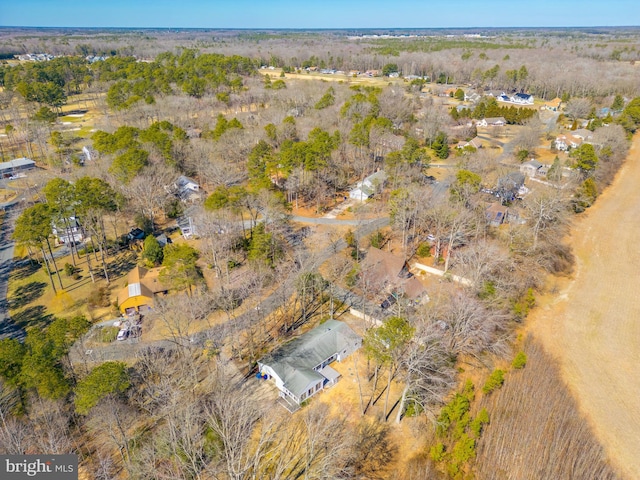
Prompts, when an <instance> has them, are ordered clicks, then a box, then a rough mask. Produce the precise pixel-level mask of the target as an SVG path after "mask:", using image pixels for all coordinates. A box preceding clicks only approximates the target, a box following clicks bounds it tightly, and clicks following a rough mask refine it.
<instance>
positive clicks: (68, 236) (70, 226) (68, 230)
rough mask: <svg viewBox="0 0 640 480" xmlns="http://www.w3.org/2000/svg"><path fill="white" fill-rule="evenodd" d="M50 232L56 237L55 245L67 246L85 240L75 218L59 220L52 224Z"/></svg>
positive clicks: (82, 230)
mask: <svg viewBox="0 0 640 480" xmlns="http://www.w3.org/2000/svg"><path fill="white" fill-rule="evenodd" d="M51 231H52V233H53V235H54V236H55V237H56V243H57V244H61V245H67V244H69V243H70V242H73V243H79V242H82V241H83V240H84V239H85V233H84V229H83V228H82V225H80V222H79V221H78V219H77V218H76V217H73V216H71V217H68V218H61V219H59V220H57V221H56V222H54V223H53V224H52V226H51Z"/></svg>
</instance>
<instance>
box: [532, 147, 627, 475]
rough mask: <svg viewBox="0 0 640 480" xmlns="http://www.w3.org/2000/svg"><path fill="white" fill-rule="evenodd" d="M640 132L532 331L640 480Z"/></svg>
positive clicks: (580, 226) (604, 438) (615, 453)
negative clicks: (572, 265) (571, 267)
mask: <svg viewBox="0 0 640 480" xmlns="http://www.w3.org/2000/svg"><path fill="white" fill-rule="evenodd" d="M638 178H640V135H636V136H635V138H634V141H633V146H632V148H631V151H630V153H629V156H628V158H627V161H626V163H625V164H624V166H623V167H622V169H621V170H620V172H619V173H618V175H617V177H616V179H615V180H614V182H613V184H612V185H611V187H610V188H608V189H607V190H606V191H605V192H604V193H603V194H602V195H601V196H600V198H599V199H598V201H597V202H596V205H595V206H594V207H592V208H590V209H589V210H588V211H587V212H586V213H585V214H584V215H581V217H580V218H579V219H578V220H577V221H576V223H575V225H574V228H573V231H572V233H571V238H570V241H571V244H572V245H573V248H574V252H575V255H576V271H575V274H574V276H573V277H572V278H570V279H563V278H560V279H557V278H556V279H553V280H552V282H553V283H552V285H553V289H552V292H551V293H550V294H548V295H546V296H544V297H543V298H541V299H540V300H539V304H540V305H541V308H537V309H536V310H535V311H534V312H533V314H532V316H531V317H530V323H529V328H528V329H529V330H530V332H531V333H533V335H534V336H535V337H536V338H538V339H540V340H541V341H542V343H543V345H544V346H545V348H546V350H547V351H548V352H549V353H550V354H551V355H552V356H553V357H555V358H556V359H557V360H558V361H559V363H560V365H561V370H562V376H563V379H564V380H565V381H566V382H567V384H568V386H569V389H570V390H571V392H572V393H573V395H574V396H575V398H576V399H577V401H578V404H579V406H580V409H581V411H582V413H584V414H585V415H586V417H587V418H588V419H589V420H590V422H591V424H592V427H593V429H594V431H595V434H596V436H597V437H598V439H599V440H600V442H602V444H603V446H604V448H605V451H606V452H607V454H608V456H609V457H610V459H611V461H612V462H613V463H614V464H615V465H616V466H617V467H618V468H619V470H620V471H621V472H622V473H623V474H624V475H625V477H626V478H629V479H637V478H640V433H639V432H640V375H638V359H639V358H640V296H639V295H638V287H639V286H640V269H639V268H638V265H640V248H639V247H638V238H640V216H639V215H638V212H640V195H639V194H638V187H637V179H638Z"/></svg>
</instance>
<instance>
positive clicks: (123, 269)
mask: <svg viewBox="0 0 640 480" xmlns="http://www.w3.org/2000/svg"><path fill="white" fill-rule="evenodd" d="M136 263H137V257H136V255H134V254H127V255H124V256H122V257H119V258H116V259H115V260H113V261H112V262H111V263H110V264H109V267H108V268H107V271H108V272H109V278H111V277H114V278H115V277H121V276H123V275H126V274H127V273H129V271H130V270H131V269H132V268H133V267H135V266H136ZM96 273H99V274H100V276H101V277H104V272H103V271H102V269H101V270H100V271H99V272H96Z"/></svg>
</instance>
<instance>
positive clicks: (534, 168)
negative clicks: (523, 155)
mask: <svg viewBox="0 0 640 480" xmlns="http://www.w3.org/2000/svg"><path fill="white" fill-rule="evenodd" d="M540 168H542V164H541V163H540V162H538V161H537V160H534V159H531V160H529V161H528V162H524V163H523V164H522V165H520V172H522V173H524V174H525V175H526V176H527V177H530V178H533V177H535V176H536V175H538V173H539V171H540Z"/></svg>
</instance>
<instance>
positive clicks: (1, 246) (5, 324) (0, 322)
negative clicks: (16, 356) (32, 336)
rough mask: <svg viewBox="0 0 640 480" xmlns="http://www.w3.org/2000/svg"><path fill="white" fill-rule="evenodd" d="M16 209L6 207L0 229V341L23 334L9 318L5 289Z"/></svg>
mask: <svg viewBox="0 0 640 480" xmlns="http://www.w3.org/2000/svg"><path fill="white" fill-rule="evenodd" d="M18 214H19V212H18V208H16V207H8V208H7V209H6V214H5V217H4V221H3V222H2V226H1V227H0V339H2V338H9V337H11V338H24V336H25V332H24V330H22V329H21V328H19V327H18V326H16V324H15V323H13V322H12V321H11V318H10V317H9V304H8V301H7V288H8V286H9V274H10V273H11V267H12V266H13V247H14V244H13V240H12V239H11V235H12V234H13V228H14V223H15V220H16V217H17V216H18Z"/></svg>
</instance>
